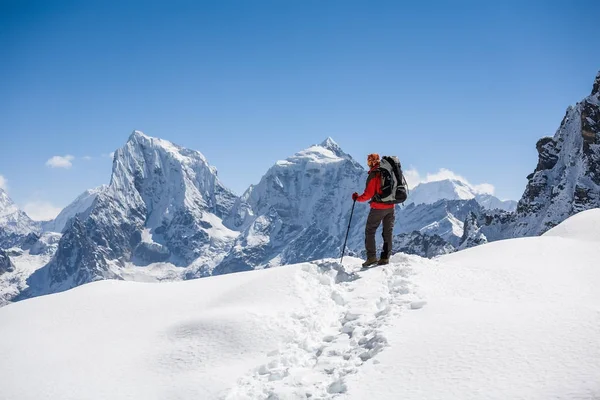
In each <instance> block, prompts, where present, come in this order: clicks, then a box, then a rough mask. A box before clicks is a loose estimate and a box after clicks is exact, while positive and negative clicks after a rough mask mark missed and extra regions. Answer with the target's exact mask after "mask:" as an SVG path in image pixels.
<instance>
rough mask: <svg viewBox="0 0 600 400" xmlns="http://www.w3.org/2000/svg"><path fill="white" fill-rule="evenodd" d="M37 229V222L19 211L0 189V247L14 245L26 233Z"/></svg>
mask: <svg viewBox="0 0 600 400" xmlns="http://www.w3.org/2000/svg"><path fill="white" fill-rule="evenodd" d="M38 231H39V224H37V223H36V222H34V221H33V220H32V219H31V218H29V216H27V214H25V213H24V212H23V211H21V210H20V209H19V208H18V207H17V205H16V204H15V203H14V202H13V201H12V200H11V198H10V197H9V196H8V194H7V193H6V192H5V191H4V190H3V189H0V249H1V248H9V247H12V246H15V245H17V244H19V242H20V241H21V240H23V238H24V237H25V236H27V235H28V234H30V233H32V232H38Z"/></svg>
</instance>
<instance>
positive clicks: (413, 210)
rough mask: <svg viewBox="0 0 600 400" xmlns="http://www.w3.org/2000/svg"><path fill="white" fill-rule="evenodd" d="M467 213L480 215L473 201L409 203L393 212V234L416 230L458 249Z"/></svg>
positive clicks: (479, 207)
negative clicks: (394, 218) (394, 219)
mask: <svg viewBox="0 0 600 400" xmlns="http://www.w3.org/2000/svg"><path fill="white" fill-rule="evenodd" d="M471 212H475V213H476V214H480V213H483V207H481V205H480V204H479V203H478V202H477V201H476V200H475V199H472V200H439V201H438V202H436V203H434V204H419V205H415V204H410V205H408V206H406V207H404V208H402V209H400V210H399V211H397V213H396V223H395V226H394V233H396V234H401V233H411V232H413V231H419V232H421V233H423V234H426V235H429V236H435V235H437V236H440V237H441V238H442V239H444V240H445V241H446V242H448V243H450V244H451V245H452V246H454V247H458V246H459V244H460V241H461V238H462V235H463V229H464V226H463V225H464V222H463V221H464V220H465V219H466V218H467V216H468V215H469V214H470V213H471Z"/></svg>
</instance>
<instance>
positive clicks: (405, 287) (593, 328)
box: [0, 210, 600, 400]
mask: <svg viewBox="0 0 600 400" xmlns="http://www.w3.org/2000/svg"><path fill="white" fill-rule="evenodd" d="M598 223H600V210H591V211H587V212H585V214H582V215H581V217H579V218H577V219H572V220H569V221H566V223H565V226H564V227H563V228H562V231H561V230H557V231H555V232H558V234H557V235H551V234H550V233H549V234H548V235H544V236H542V237H535V238H522V239H514V240H506V241H500V242H495V243H490V244H486V245H483V246H479V247H476V248H473V249H469V250H465V251H462V252H458V253H454V254H451V255H448V256H442V257H440V258H438V259H436V260H434V261H432V260H427V259H423V258H419V257H416V256H405V255H396V256H394V257H392V264H390V265H388V266H385V267H377V268H373V269H371V270H368V271H364V272H360V273H358V274H355V273H348V272H344V271H343V270H341V269H340V266H339V265H338V264H337V263H336V262H334V261H326V260H325V261H319V262H312V263H303V264H298V265H292V266H288V267H286V268H273V269H267V270H262V271H253V272H246V273H239V274H231V275H226V276H217V277H209V278H206V279H201V280H194V281H188V282H176V283H167V284H142V283H135V282H123V281H103V282H94V283H91V284H88V285H84V286H81V287H79V288H76V289H73V290H70V291H67V292H63V293H58V294H54V295H50V296H44V297H38V298H35V299H29V300H26V301H23V302H19V303H15V304H11V305H9V306H7V307H4V308H2V309H0V326H1V327H2V329H0V355H1V357H0V376H2V377H3V381H2V385H0V398H7V399H14V400H25V399H38V398H47V397H48V396H51V397H52V398H60V399H64V400H69V399H82V398H85V399H89V400H93V399H107V398H110V399H114V400H119V399H130V400H131V399H144V400H148V399H165V398H186V399H187V398H201V399H276V398H280V399H297V398H319V399H333V398H343V399H366V398H370V399H378V400H388V399H389V400H392V399H393V400H397V399H400V398H401V399H408V400H410V399H461V400H470V399H473V400H475V399H477V400H479V399H482V398H485V399H517V398H522V399H533V400H535V399H539V400H542V399H543V400H546V399H575V398H578V399H594V398H597V397H598V396H599V395H600V380H598V376H600V361H599V360H600V341H598V340H597V339H598V337H599V336H600V324H598V316H599V315H600V292H599V291H598V290H597V288H598V286H599V285H600V269H599V268H598V265H597V260H598V258H599V257H600V237H599V236H598V235H597V233H598V232H597V226H598ZM582 235H583V236H584V239H581V237H582ZM359 263H360V260H358V259H353V258H348V260H347V262H346V263H345V266H344V268H345V269H346V270H348V271H351V270H356V269H358V268H359ZM49 366H51V367H49ZM31 382H35V383H36V384H35V385H33V384H31Z"/></svg>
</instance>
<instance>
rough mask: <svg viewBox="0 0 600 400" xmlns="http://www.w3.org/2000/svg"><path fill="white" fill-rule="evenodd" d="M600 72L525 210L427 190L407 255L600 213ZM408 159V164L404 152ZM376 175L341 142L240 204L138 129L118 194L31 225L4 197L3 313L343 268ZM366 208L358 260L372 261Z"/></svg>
mask: <svg viewBox="0 0 600 400" xmlns="http://www.w3.org/2000/svg"><path fill="white" fill-rule="evenodd" d="M599 86H600V74H599V75H598V77H596V80H595V82H594V86H593V90H592V94H591V95H590V96H588V97H586V98H585V99H584V100H583V101H582V102H580V103H578V104H577V105H576V106H574V107H569V109H568V110H567V114H566V116H565V118H564V120H563V122H562V124H561V126H560V128H559V130H558V131H557V133H556V134H555V136H554V137H553V138H543V139H540V141H538V143H537V149H538V152H539V160H538V164H537V166H536V168H535V170H534V172H533V173H532V174H531V175H530V176H529V177H528V184H527V188H526V190H525V193H524V194H523V197H522V198H521V200H520V201H519V202H518V203H516V202H512V201H501V200H499V199H498V198H496V197H494V196H492V195H490V194H486V193H481V192H479V191H478V190H476V189H475V188H474V187H472V186H470V185H469V184H468V183H466V182H463V181H461V180H457V179H448V180H443V181H437V182H428V183H423V184H421V185H419V186H417V187H415V188H414V189H413V190H412V191H411V192H410V196H409V200H408V201H407V202H406V204H405V205H403V206H402V207H398V209H397V213H396V224H395V230H394V234H395V238H394V243H395V251H403V252H409V253H413V254H418V255H421V256H424V257H433V256H437V255H440V254H445V253H449V252H453V251H456V250H457V249H462V248H467V247H471V246H475V245H478V244H481V243H485V242H487V241H492V240H498V239H504V238H510V237H519V236H530V235H539V234H541V233H543V232H545V231H546V230H548V229H550V228H551V227H553V226H555V225H557V224H558V223H559V222H561V221H562V220H564V219H566V218H567V217H568V216H570V215H573V214H575V213H577V212H579V211H582V210H586V209H589V208H595V207H600V150H599V149H600V134H599V131H600V100H599V96H600V95H599V93H598V87H599ZM399 156H401V154H399ZM366 176H367V172H366V170H365V169H364V168H363V166H362V165H361V164H360V163H358V162H356V161H355V160H353V159H352V157H351V156H349V155H348V154H346V153H345V152H344V151H343V150H342V149H341V148H340V146H339V145H338V144H337V143H335V142H334V141H333V140H332V139H331V138H328V139H326V140H325V141H323V142H322V143H320V144H316V145H313V146H310V147H308V148H307V149H305V150H302V151H300V152H298V153H296V154H295V155H293V156H291V157H289V158H287V159H285V160H281V161H278V162H276V163H275V164H274V165H273V166H272V167H271V168H270V169H269V170H268V171H267V173H266V174H265V175H264V176H263V178H262V179H261V180H260V182H259V183H258V184H256V185H252V186H250V187H249V188H248V190H246V192H245V193H244V194H243V195H242V196H239V197H238V196H236V195H234V194H233V192H232V191H231V190H229V189H227V187H226V186H225V185H224V184H223V183H222V182H221V181H220V180H219V178H218V177H217V172H216V168H215V167H213V166H211V165H209V164H208V162H207V160H206V158H205V157H204V156H203V155H202V154H201V153H200V152H198V151H194V150H189V149H186V148H183V147H180V146H177V145H175V144H173V143H170V142H168V141H166V140H162V139H157V138H152V137H149V136H147V135H145V134H143V133H142V132H139V131H134V132H133V133H132V134H131V136H130V137H129V140H128V141H127V143H126V144H125V145H124V146H123V147H122V148H120V149H118V150H117V151H116V152H115V155H114V159H113V169H112V175H111V179H110V183H109V184H108V185H105V186H102V187H100V188H96V189H92V190H89V191H86V192H85V193H83V194H82V195H81V196H79V197H78V198H77V199H76V200H75V201H74V202H73V203H72V204H71V205H69V206H68V207H66V208H65V209H64V210H63V211H62V212H61V213H60V214H59V215H58V217H57V218H56V219H55V220H53V221H49V222H44V223H39V222H35V221H32V220H31V219H30V218H29V217H28V216H27V215H26V214H25V213H24V212H22V211H20V210H19V209H18V208H17V207H16V206H15V204H14V203H13V202H12V201H11V200H10V198H9V197H8V195H7V194H6V193H5V192H4V191H2V190H1V189H0V249H3V252H2V254H0V258H1V263H2V265H1V266H0V304H1V303H6V302H9V301H15V300H19V299H23V298H27V297H32V296H37V295H41V294H46V293H54V292H58V291H63V290H67V289H69V288H72V287H75V286H78V285H81V284H84V283H87V282H91V281H95V280H102V279H134V280H145V281H148V280H150V281H156V280H178V279H192V278H198V277H204V276H210V275H218V274H224V273H231V272H238V271H247V270H253V269H261V268H268V267H273V266H278V265H283V264H291V263H295V262H301V261H310V260H315V259H320V258H326V257H339V256H340V253H341V247H342V245H343V240H344V236H345V233H346V227H347V226H348V218H349V215H350V209H351V207H352V201H351V200H350V194H351V193H352V192H354V191H361V189H362V188H363V187H364V184H365V179H366ZM367 213H368V206H367V205H365V204H357V205H356V207H355V210H354V216H353V219H352V225H351V229H350V234H349V238H348V250H347V252H348V253H349V254H354V255H359V256H360V255H362V253H363V251H364V244H363V242H364V224H365V220H366V216H367Z"/></svg>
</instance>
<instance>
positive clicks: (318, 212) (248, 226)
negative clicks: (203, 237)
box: [215, 139, 369, 274]
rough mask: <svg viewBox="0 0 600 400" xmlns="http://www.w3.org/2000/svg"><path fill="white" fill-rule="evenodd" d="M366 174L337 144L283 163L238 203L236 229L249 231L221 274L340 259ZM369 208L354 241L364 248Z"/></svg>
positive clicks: (360, 210)
mask: <svg viewBox="0 0 600 400" xmlns="http://www.w3.org/2000/svg"><path fill="white" fill-rule="evenodd" d="M366 177H367V174H366V171H365V169H364V168H363V167H362V166H361V165H360V164H358V163H357V162H356V161H354V160H353V159H352V157H350V156H349V155H347V154H346V153H344V152H343V151H342V150H341V149H340V147H339V146H338V145H337V144H336V143H335V142H334V141H333V140H331V139H327V140H326V141H324V142H323V143H321V144H319V145H314V146H311V147H309V148H308V149H306V150H303V151H301V152H299V153H297V154H296V155H294V156H293V157H290V158H288V159H287V160H284V161H279V162H277V163H276V164H275V165H274V166H273V167H272V168H271V169H270V170H269V171H268V172H267V174H266V175H265V176H264V177H263V178H262V179H261V181H260V183H259V184H257V185H255V186H253V187H251V188H250V189H249V190H248V191H247V192H246V193H245V194H244V195H243V196H242V198H241V199H240V201H238V202H237V203H236V205H235V206H234V209H233V211H232V215H233V216H234V218H235V223H236V224H237V225H238V226H240V227H242V228H243V231H242V234H241V235H240V236H239V237H238V239H237V240H236V243H235V244H234V246H233V249H232V250H231V251H230V252H229V254H228V255H227V257H226V258H225V259H224V261H223V263H222V264H221V265H219V267H217V268H216V269H215V274H217V273H228V272H236V271H244V270H249V269H257V268H264V267H269V266H273V265H281V264H289V263H294V262H300V261H309V260H314V259H318V258H324V257H338V256H339V255H340V253H341V246H342V244H343V241H344V238H345V235H346V229H347V227H348V218H349V216H350V211H351V208H352V200H351V197H350V196H351V194H352V193H353V192H354V191H358V192H362V190H363V189H364V187H365V181H366ZM368 211H369V207H368V205H367V204H365V203H357V204H356V206H355V209H354V216H353V219H352V225H351V229H350V235H349V239H348V248H349V249H350V250H353V249H359V248H362V247H364V233H363V232H364V226H365V225H364V224H365V221H366V216H367V213H368Z"/></svg>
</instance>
